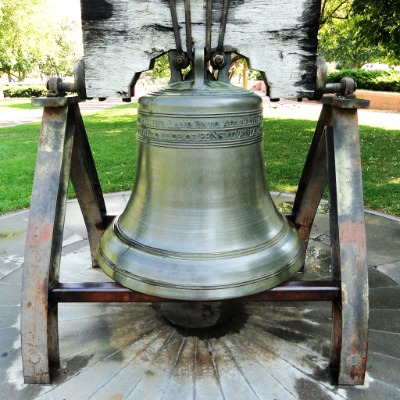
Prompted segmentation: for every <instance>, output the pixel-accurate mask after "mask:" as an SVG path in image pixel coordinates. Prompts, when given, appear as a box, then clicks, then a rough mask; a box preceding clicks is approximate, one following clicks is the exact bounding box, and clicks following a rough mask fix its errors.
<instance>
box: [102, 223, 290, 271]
mask: <svg viewBox="0 0 400 400" xmlns="http://www.w3.org/2000/svg"><path fill="white" fill-rule="evenodd" d="M120 217H121V215H118V216H117V217H115V218H114V220H113V222H112V225H111V227H112V230H113V232H114V234H115V235H116V237H117V238H118V239H119V240H120V241H121V242H122V243H123V245H125V246H128V247H129V248H130V249H133V251H139V252H144V253H146V254H150V255H153V256H156V257H161V258H169V259H181V260H187V261H191V260H193V261H203V260H208V261H212V260H224V259H232V258H238V257H245V256H246V255H251V254H255V253H259V252H261V251H265V250H267V249H269V248H271V247H273V246H275V245H276V244H277V243H278V242H280V241H281V240H282V239H283V237H284V236H286V235H287V234H288V232H289V230H291V229H293V225H291V223H290V221H287V220H286V219H283V218H284V217H283V216H281V218H282V221H283V223H282V229H280V230H279V231H277V232H276V233H275V236H274V237H273V238H271V239H269V240H267V241H265V242H262V243H259V244H257V245H254V246H251V247H246V248H240V249H236V250H226V251H220V252H204V253H194V252H183V251H176V250H167V249H160V248H156V247H152V246H149V245H145V244H143V243H140V242H138V241H136V240H134V239H132V238H131V237H129V236H128V235H127V234H125V232H124V231H123V229H122V228H121V227H120V225H119V219H120ZM100 250H101V248H100ZM102 256H103V257H105V259H107V260H108V261H109V265H114V263H113V262H112V261H110V260H109V259H108V258H107V256H106V255H105V254H104V253H103V252H102ZM293 258H295V257H293Z"/></svg>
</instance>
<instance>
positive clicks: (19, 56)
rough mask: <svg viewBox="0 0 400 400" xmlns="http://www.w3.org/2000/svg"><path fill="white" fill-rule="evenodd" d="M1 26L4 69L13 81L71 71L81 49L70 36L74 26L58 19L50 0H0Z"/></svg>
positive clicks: (1, 68) (1, 65)
mask: <svg viewBox="0 0 400 400" xmlns="http://www.w3.org/2000/svg"><path fill="white" fill-rule="evenodd" d="M0 25H1V29H0V72H3V73H6V74H7V75H8V78H9V80H10V81H11V80H19V81H21V80H23V79H24V78H25V77H26V75H28V74H30V73H32V72H36V73H38V72H44V73H48V72H50V70H52V73H56V72H60V71H61V72H63V73H66V72H70V70H71V67H72V65H73V62H72V63H71V58H74V56H75V51H74V49H75V48H78V46H75V44H72V42H71V39H70V37H69V32H70V30H71V28H72V26H71V24H69V23H67V22H61V21H59V20H58V19H57V18H55V16H54V15H53V13H52V10H51V8H49V7H48V4H47V0H24V1H23V2H17V1H15V0H0ZM73 29H76V27H75V28H73ZM71 55H72V57H71ZM71 64H72V65H71ZM50 66H52V67H51V68H50ZM41 68H42V71H40V70H41Z"/></svg>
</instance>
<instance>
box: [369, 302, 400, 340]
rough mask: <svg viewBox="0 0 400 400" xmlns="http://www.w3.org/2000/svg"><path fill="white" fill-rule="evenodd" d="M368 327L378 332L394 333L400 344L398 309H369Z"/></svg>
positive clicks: (399, 316)
mask: <svg viewBox="0 0 400 400" xmlns="http://www.w3.org/2000/svg"><path fill="white" fill-rule="evenodd" d="M369 329H370V330H376V331H378V332H389V333H396V334H397V335H399V336H398V345H399V346H400V310H398V309H397V310H370V312H369Z"/></svg>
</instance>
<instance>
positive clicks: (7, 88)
mask: <svg viewBox="0 0 400 400" xmlns="http://www.w3.org/2000/svg"><path fill="white" fill-rule="evenodd" d="M3 93H4V97H20V98H21V97H40V96H46V94H47V89H46V86H45V85H38V84H36V85H32V84H24V83H12V84H10V85H4V86H3Z"/></svg>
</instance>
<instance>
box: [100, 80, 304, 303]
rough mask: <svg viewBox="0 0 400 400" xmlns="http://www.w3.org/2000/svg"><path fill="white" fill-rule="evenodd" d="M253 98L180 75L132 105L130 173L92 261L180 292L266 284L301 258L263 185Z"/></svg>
mask: <svg viewBox="0 0 400 400" xmlns="http://www.w3.org/2000/svg"><path fill="white" fill-rule="evenodd" d="M262 123H263V118H262V101H261V99H260V97H258V96H256V95H255V94H253V93H251V92H248V91H245V90H243V89H239V88H236V87H234V86H232V85H230V84H228V83H222V82H218V81H207V80H205V81H204V80H203V82H201V83H200V84H198V83H196V82H195V83H194V82H191V81H189V82H181V83H177V84H174V85H170V86H168V87H167V88H166V89H164V90H161V91H159V92H156V93H153V94H150V95H147V96H144V97H142V98H141V99H140V100H139V105H138V161H137V174H136V182H135V185H134V188H133V191H132V195H131V198H130V200H129V202H128V204H127V207H126V209H125V211H124V212H123V213H122V215H121V216H119V217H117V218H116V219H115V220H114V222H113V223H112V224H111V226H110V227H109V228H108V229H107V230H106V232H105V233H104V235H103V238H102V240H101V244H100V247H99V251H98V262H99V264H100V266H101V268H102V269H103V270H104V271H105V272H106V274H107V275H109V276H110V277H111V278H112V279H114V280H115V281H117V282H119V283H120V284H121V285H123V286H126V287H128V288H131V289H133V290H136V291H139V292H144V293H147V294H152V295H157V296H162V297H166V298H173V299H182V300H199V301H202V300H218V299H226V298H233V297H240V296H244V295H248V294H252V293H257V292H260V291H263V290H266V289H269V288H271V287H274V286H276V285H278V284H280V283H282V282H283V281H285V280H287V279H288V278H290V277H291V276H292V275H293V274H294V273H295V272H297V271H298V270H299V269H300V268H301V267H302V265H303V264H304V247H303V245H302V242H301V240H300V238H299V235H298V233H297V231H296V230H295V229H294V228H293V227H292V226H291V225H289V223H288V222H287V220H286V218H285V217H283V216H282V215H281V214H279V213H278V211H277V210H276V208H275V206H274V204H273V202H272V199H271V197H270V195H269V191H268V188H267V184H266V178H265V174H264V157H263V147H262V139H263V127H262Z"/></svg>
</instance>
